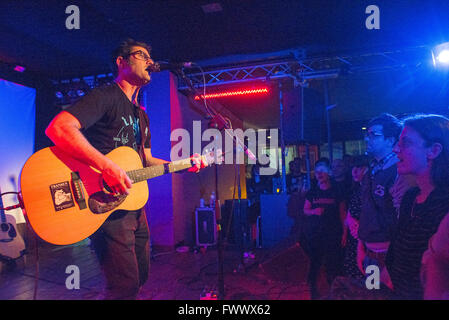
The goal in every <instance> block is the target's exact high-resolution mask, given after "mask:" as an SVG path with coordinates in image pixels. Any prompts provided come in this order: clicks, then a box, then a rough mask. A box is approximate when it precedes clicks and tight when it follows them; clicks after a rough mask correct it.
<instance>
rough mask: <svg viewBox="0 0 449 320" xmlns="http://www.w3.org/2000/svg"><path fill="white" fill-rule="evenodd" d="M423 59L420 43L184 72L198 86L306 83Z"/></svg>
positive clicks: (426, 54)
mask: <svg viewBox="0 0 449 320" xmlns="http://www.w3.org/2000/svg"><path fill="white" fill-rule="evenodd" d="M426 61H431V50H430V48H429V47H427V46H420V47H413V48H405V49H404V48H402V49H398V50H390V51H382V52H368V53H353V54H341V55H332V56H315V57H305V55H299V57H298V56H297V55H296V56H295V57H292V55H290V56H289V57H279V58H278V61H277V62H269V61H262V62H258V63H256V62H252V63H251V62H247V63H246V64H241V65H239V66H236V65H234V66H232V65H229V66H225V67H222V68H217V67H207V66H205V67H203V69H204V72H197V73H193V72H190V73H187V71H186V70H185V75H186V76H187V78H188V79H189V80H190V81H191V83H192V84H193V85H194V86H195V87H197V88H200V87H203V86H204V85H205V86H206V87H213V86H218V85H230V84H238V83H247V82H255V81H263V80H276V79H282V78H292V79H294V80H295V81H298V82H299V84H306V82H307V81H312V80H325V79H332V78H337V77H339V76H344V75H348V74H354V73H361V72H364V73H367V72H382V71H389V70H399V69H403V68H415V67H418V66H420V65H422V64H424V63H426ZM178 89H180V90H183V89H187V85H186V82H185V80H183V79H179V82H178Z"/></svg>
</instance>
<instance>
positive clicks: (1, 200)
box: [0, 189, 6, 223]
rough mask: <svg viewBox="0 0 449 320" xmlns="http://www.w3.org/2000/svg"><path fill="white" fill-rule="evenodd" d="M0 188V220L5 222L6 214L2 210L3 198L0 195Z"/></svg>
mask: <svg viewBox="0 0 449 320" xmlns="http://www.w3.org/2000/svg"><path fill="white" fill-rule="evenodd" d="M1 194H2V190H1V189H0V222H1V223H5V222H6V216H5V211H4V210H3V198H2V197H1Z"/></svg>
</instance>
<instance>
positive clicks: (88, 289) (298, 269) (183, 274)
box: [0, 241, 310, 300]
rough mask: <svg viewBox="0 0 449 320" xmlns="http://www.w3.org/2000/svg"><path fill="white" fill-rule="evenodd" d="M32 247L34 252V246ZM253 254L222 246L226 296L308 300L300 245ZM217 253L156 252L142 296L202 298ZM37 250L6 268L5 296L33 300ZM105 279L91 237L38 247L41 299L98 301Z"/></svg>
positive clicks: (1, 285)
mask: <svg viewBox="0 0 449 320" xmlns="http://www.w3.org/2000/svg"><path fill="white" fill-rule="evenodd" d="M33 251H34V250H33ZM253 252H254V254H255V258H254V259H252V258H249V259H245V260H244V261H243V262H244V264H243V265H244V266H245V267H242V259H241V258H240V256H241V255H240V251H239V250H236V249H235V248H232V247H231V246H227V247H226V249H225V250H224V264H223V267H224V284H225V300H307V299H310V294H309V289H308V286H307V284H306V282H305V278H306V274H307V264H308V263H307V259H306V258H305V257H304V255H303V253H302V250H301V249H300V247H299V246H298V245H295V244H294V243H293V244H287V243H286V244H281V245H279V246H278V247H276V248H270V249H260V248H258V249H255V250H253ZM217 257H218V255H217V250H216V248H214V247H209V248H207V249H206V250H200V251H198V252H192V251H189V252H185V253H180V252H176V251H173V252H164V253H157V252H153V254H152V259H151V270H150V277H149V280H148V281H147V283H146V284H145V285H144V287H143V288H142V290H141V293H140V295H139V299H142V300H199V299H200V295H201V293H202V292H203V291H204V290H206V291H208V290H209V289H214V288H216V289H217V287H218V286H217V282H218V276H217V270H218V258H217ZM69 265H76V266H77V267H78V268H79V271H80V288H79V289H72V290H69V289H67V288H66V284H65V283H66V279H67V278H68V277H69V276H70V273H66V268H67V266H69ZM36 271H37V269H36V263H35V255H34V253H33V252H31V253H29V254H27V255H26V259H25V261H21V260H19V261H18V262H17V264H16V266H15V268H9V270H8V269H7V268H5V266H4V267H3V272H2V273H1V275H0V299H1V300H32V299H33V298H34V293H35V284H36V277H35V273H36ZM103 284H104V279H103V276H102V273H101V270H100V268H99V265H98V262H97V259H96V257H95V254H94V252H93V251H92V250H91V249H90V246H89V243H88V241H83V242H80V243H77V244H75V245H71V246H51V245H48V244H41V245H40V246H39V274H38V282H37V295H36V297H35V298H36V299H37V300H97V299H101V297H102V294H101V292H102V287H103Z"/></svg>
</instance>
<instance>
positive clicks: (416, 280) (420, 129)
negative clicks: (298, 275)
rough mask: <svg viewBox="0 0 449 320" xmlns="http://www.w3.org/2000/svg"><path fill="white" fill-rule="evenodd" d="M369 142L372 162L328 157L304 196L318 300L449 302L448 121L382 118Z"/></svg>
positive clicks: (303, 234)
mask: <svg viewBox="0 0 449 320" xmlns="http://www.w3.org/2000/svg"><path fill="white" fill-rule="evenodd" d="M365 142H366V155H361V156H356V157H345V158H344V159H335V160H333V161H332V163H330V162H329V160H328V159H326V158H322V159H319V160H318V161H317V162H316V163H315V167H314V170H313V171H314V179H313V181H312V183H311V184H310V187H309V188H307V189H304V188H303V189H302V190H299V191H298V193H300V194H302V195H303V198H304V202H303V203H304V205H303V207H301V208H300V209H302V210H300V211H302V212H301V214H300V217H301V219H300V228H299V230H300V235H299V242H300V244H301V247H302V248H303V250H304V251H305V253H306V254H307V255H308V257H309V260H310V267H309V276H308V279H307V280H308V283H309V286H310V290H311V296H312V299H323V298H327V299H400V300H419V299H448V298H449V215H448V213H449V119H447V118H446V117H443V116H440V115H431V114H428V115H425V114H419V115H414V116H410V117H407V118H405V119H397V118H396V117H394V116H393V115H390V114H382V115H380V116H378V117H376V118H374V119H372V120H371V121H370V122H369V123H368V125H367V129H366V131H365ZM351 176H352V177H351ZM323 266H324V270H325V275H326V280H327V282H328V285H329V288H330V290H329V293H326V294H325V295H324V293H323V292H322V290H320V286H319V285H318V279H319V274H320V270H321V268H322V267H323ZM373 267H375V269H373ZM372 270H378V273H377V274H374V273H373V272H372ZM373 275H374V276H378V280H376V281H378V283H377V284H375V286H374V289H373V287H372V286H368V285H367V282H368V280H370V281H371V280H372V276H373Z"/></svg>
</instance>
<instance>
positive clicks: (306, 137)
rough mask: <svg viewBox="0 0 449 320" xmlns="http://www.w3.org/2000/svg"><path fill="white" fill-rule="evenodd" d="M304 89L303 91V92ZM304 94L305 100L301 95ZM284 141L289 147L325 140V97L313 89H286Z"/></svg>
mask: <svg viewBox="0 0 449 320" xmlns="http://www.w3.org/2000/svg"><path fill="white" fill-rule="evenodd" d="M301 89H302V90H301ZM302 93H303V94H304V99H302V98H301V94H302ZM283 106H284V109H283V114H284V116H283V120H284V123H283V125H284V141H285V143H286V144H287V145H289V144H290V145H291V144H299V143H301V142H307V143H310V144H320V143H321V142H322V141H324V140H325V134H326V113H325V106H324V97H323V95H322V94H321V93H320V92H318V91H317V90H315V89H311V88H301V87H297V88H294V87H292V88H286V89H285V91H284V92H283Z"/></svg>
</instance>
